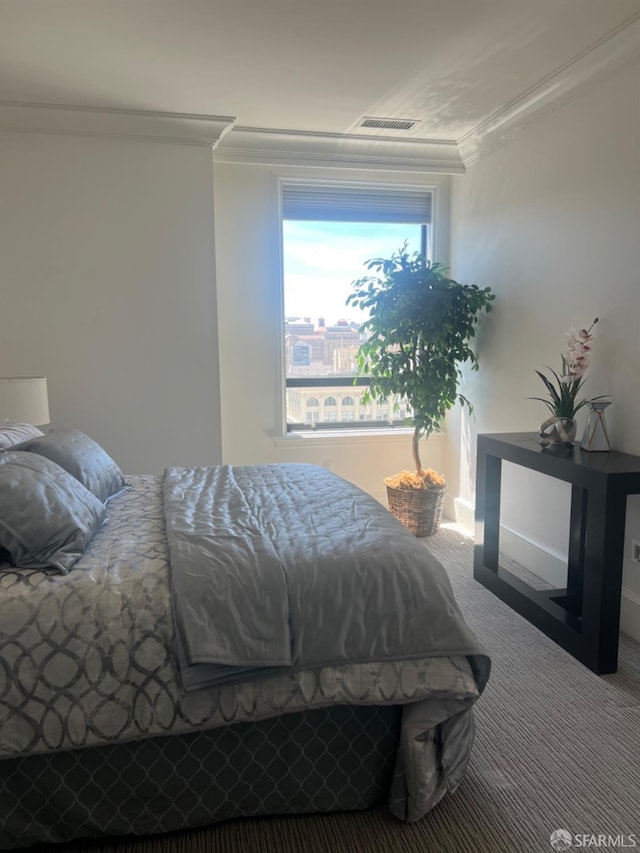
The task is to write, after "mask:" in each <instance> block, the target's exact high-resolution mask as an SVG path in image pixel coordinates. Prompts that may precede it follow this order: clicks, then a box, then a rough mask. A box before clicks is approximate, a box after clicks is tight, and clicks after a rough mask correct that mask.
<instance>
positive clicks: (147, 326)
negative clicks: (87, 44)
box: [0, 133, 220, 472]
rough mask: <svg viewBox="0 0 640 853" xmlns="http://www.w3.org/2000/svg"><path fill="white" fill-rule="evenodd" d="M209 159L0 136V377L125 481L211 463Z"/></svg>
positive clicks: (205, 153) (214, 365)
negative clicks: (18, 384) (31, 393)
mask: <svg viewBox="0 0 640 853" xmlns="http://www.w3.org/2000/svg"><path fill="white" fill-rule="evenodd" d="M212 171H213V169H212V158H211V149H210V148H208V147H202V148H201V147H196V146H186V145H184V146H181V145H172V144H160V143H151V142H142V141H133V140H123V139H97V138H82V137H73V136H54V135H38V134H20V133H2V134H0V258H1V259H2V272H1V277H0V291H1V297H0V375H3V376H12V375H45V376H47V378H48V381H49V396H50V411H51V420H52V423H54V424H58V425H65V426H74V427H77V428H79V429H81V430H83V431H85V432H87V433H88V434H89V435H91V436H93V437H94V438H95V439H96V440H97V441H99V442H100V443H101V444H103V445H104V447H105V448H106V449H107V450H108V451H109V452H110V453H111V454H112V455H113V456H114V458H115V459H116V460H117V461H118V462H119V464H120V465H121V467H122V468H123V469H124V470H126V471H130V472H160V471H162V470H163V469H164V467H165V466H166V465H171V464H213V463H216V462H218V461H219V460H220V410H219V389H218V360H217V359H218V355H217V337H216V301H215V283H214V250H213V239H214V228H213V198H212Z"/></svg>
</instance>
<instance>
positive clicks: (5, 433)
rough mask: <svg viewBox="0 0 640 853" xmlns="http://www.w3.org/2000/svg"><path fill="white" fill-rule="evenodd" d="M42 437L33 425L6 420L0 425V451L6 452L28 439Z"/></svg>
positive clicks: (39, 430)
mask: <svg viewBox="0 0 640 853" xmlns="http://www.w3.org/2000/svg"><path fill="white" fill-rule="evenodd" d="M39 435H44V433H43V432H42V430H41V429H38V427H37V426H33V424H23V423H20V421H11V420H6V421H3V422H2V423H0V450H8V448H10V447H14V446H15V445H16V444H20V443H21V442H23V441H26V440H27V439H29V438H36V436H39Z"/></svg>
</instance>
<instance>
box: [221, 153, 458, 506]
mask: <svg viewBox="0 0 640 853" xmlns="http://www.w3.org/2000/svg"><path fill="white" fill-rule="evenodd" d="M214 174H215V213H216V216H215V219H216V279H217V285H218V310H219V317H220V330H219V335H220V338H219V341H220V369H221V401H222V447H223V460H224V462H226V463H230V464H250V463H251V464H253V463H265V462H300V461H303V462H313V463H316V464H323V463H324V462H327V463H329V464H330V465H331V467H332V468H333V470H334V471H335V472H336V473H338V474H340V475H341V476H343V477H345V478H346V479H348V480H351V481H352V482H355V483H356V484H357V485H359V486H360V487H361V488H363V489H365V490H366V491H368V492H369V493H370V494H372V495H374V496H375V497H377V498H378V499H380V500H383V501H384V502H385V503H386V497H385V489H384V485H383V479H384V477H385V476H388V475H389V474H393V473H395V472H396V471H399V470H402V469H404V468H411V467H412V459H411V439H410V436H408V435H406V434H405V435H392V436H384V437H382V436H380V437H374V436H367V437H365V438H357V437H355V436H348V437H341V438H328V437H326V436H319V437H308V438H297V439H296V438H283V427H284V422H283V406H284V402H283V372H282V369H283V368H282V348H283V332H282V328H283V326H282V324H283V308H282V283H281V268H280V265H281V244H280V239H281V238H280V231H281V226H280V214H279V209H278V178H279V177H284V176H287V177H308V178H313V179H317V178H326V179H328V180H343V181H345V180H348V181H358V180H362V181H375V182H377V183H382V182H386V183H396V184H405V185H406V184H408V183H410V184H414V185H418V186H436V187H437V192H436V210H435V218H436V219H437V224H436V228H435V233H434V244H435V246H436V252H437V254H438V257H439V259H441V260H442V259H445V260H446V257H447V255H448V248H449V246H448V236H449V231H448V225H449V187H450V178H449V177H447V176H441V175H438V176H436V175H434V176H429V177H428V178H426V177H424V176H422V177H420V176H415V175H409V174H405V175H403V174H401V173H388V172H375V173H371V172H367V171H358V170H346V169H345V170H332V169H311V168H302V167H280V166H254V165H234V164H222V163H220V164H216V165H215V167H214ZM443 446H444V445H443V439H442V438H441V437H437V436H432V437H431V438H430V439H429V440H428V442H427V443H426V446H425V448H424V450H423V464H424V465H425V467H432V468H436V469H438V470H441V467H442V464H443V461H444V460H443V452H442V451H443Z"/></svg>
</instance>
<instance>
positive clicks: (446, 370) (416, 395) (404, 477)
mask: <svg viewBox="0 0 640 853" xmlns="http://www.w3.org/2000/svg"><path fill="white" fill-rule="evenodd" d="M367 269H369V270H372V269H373V270H376V272H378V275H375V276H371V275H368V276H365V277H364V278H360V279H358V280H357V281H354V282H353V284H352V286H353V288H354V292H353V293H352V294H351V295H350V296H349V298H348V299H347V304H348V305H355V306H356V307H357V308H360V309H361V310H362V311H364V312H366V313H367V314H368V315H369V319H368V320H365V322H364V323H363V324H362V326H361V327H360V331H361V333H362V334H363V335H364V341H363V343H362V344H361V345H360V348H359V350H358V354H357V357H356V365H357V372H358V374H359V375H360V376H367V377H368V378H369V388H368V389H367V391H366V392H365V394H364V395H363V400H364V401H365V402H367V401H369V400H371V399H374V398H379V399H389V398H393V399H394V401H395V403H394V408H395V409H396V410H397V408H398V407H399V404H400V402H401V401H404V402H406V403H407V404H408V405H409V407H410V408H411V410H412V412H413V417H412V418H411V419H408V421H409V422H410V423H411V425H412V426H413V438H412V450H413V461H414V464H415V469H416V470H415V474H411V473H409V472H403V473H402V474H400V475H399V477H398V480H399V483H400V484H399V485H391V486H390V485H389V479H388V480H386V481H385V482H386V483H387V495H388V496H389V509H390V510H391V512H392V513H393V514H394V515H395V516H396V517H397V518H398V519H399V520H400V521H402V523H403V524H405V526H406V527H408V529H409V530H411V532H412V533H414V534H415V535H416V536H430V535H431V534H432V533H435V532H436V530H437V529H438V525H439V524H440V518H441V517H442V507H443V502H444V495H445V492H446V484H445V482H444V479H443V478H442V477H440V475H439V474H435V472H432V471H430V470H427V471H425V470H423V468H422V462H421V460H420V452H419V441H420V438H421V437H422V436H426V437H428V436H429V435H430V434H431V433H432V432H433V430H434V429H436V427H437V426H438V424H439V423H440V422H441V421H442V419H443V418H444V416H445V414H446V413H447V411H448V410H449V409H450V408H451V407H452V406H453V405H454V404H455V403H456V401H459V402H460V403H461V404H462V405H464V406H466V407H467V408H468V409H469V411H471V410H472V407H471V404H470V402H469V401H468V400H467V399H466V397H464V396H463V395H462V394H459V393H458V383H459V379H460V375H461V371H460V364H462V363H463V362H470V363H471V367H472V369H473V370H477V369H478V359H477V357H476V355H475V353H474V352H473V351H472V350H471V349H470V347H469V341H470V339H471V338H473V337H474V335H475V333H476V326H477V324H478V320H479V314H480V312H481V311H482V309H484V310H485V311H487V312H488V311H490V310H491V302H492V300H493V299H494V298H495V296H494V294H493V293H491V288H489V287H485V288H479V287H478V286H477V285H475V284H469V285H464V284H459V283H458V282H457V281H454V280H453V279H450V278H449V277H448V276H447V272H448V269H447V268H446V267H444V266H443V265H442V264H439V263H435V262H431V261H428V260H426V259H425V258H424V257H423V256H422V255H420V254H419V253H417V252H415V253H414V254H412V255H409V253H408V252H407V244H406V243H405V244H404V245H403V246H402V247H401V248H400V250H399V251H398V252H395V253H394V254H392V255H391V257H390V258H386V259H385V258H377V259H374V260H370V261H367ZM395 479H396V478H391V482H392V483H393V482H395ZM403 507H404V508H403ZM425 531H426V532H425Z"/></svg>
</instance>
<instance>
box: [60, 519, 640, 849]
mask: <svg viewBox="0 0 640 853" xmlns="http://www.w3.org/2000/svg"><path fill="white" fill-rule="evenodd" d="M425 546H426V547H428V548H429V549H430V550H432V551H433V553H435V554H436V555H437V556H438V557H439V558H440V559H441V560H442V562H443V563H444V565H445V566H446V567H447V569H448V571H449V573H450V576H451V581H452V584H453V587H454V590H455V593H456V597H457V599H458V602H459V604H460V607H461V609H462V611H463V613H464V615H465V617H466V619H467V621H468V622H469V623H470V625H471V626H472V627H473V628H474V630H475V631H476V633H477V635H478V637H479V638H480V640H481V641H482V642H483V643H484V645H485V646H486V648H487V649H488V651H489V653H490V655H491V657H492V659H493V671H492V676H491V679H490V681H489V685H488V687H487V689H486V691H485V693H484V695H483V697H482V698H481V699H480V701H479V702H478V704H477V705H476V741H475V746H474V751H473V755H472V758H471V762H470V765H469V768H468V771H467V775H466V778H465V780H464V781H463V783H462V784H461V785H460V787H459V788H458V790H457V791H456V792H455V794H453V795H452V796H447V797H446V798H445V799H444V800H443V801H441V802H440V804H439V805H438V806H437V807H436V808H435V809H434V810H433V811H432V812H430V813H429V814H428V815H427V816H426V817H425V818H423V819H422V820H421V821H419V822H417V823H415V824H410V825H407V824H402V823H399V822H398V821H396V820H394V819H393V818H391V817H389V815H388V814H387V813H386V811H385V808H384V806H380V807H377V808H374V809H371V810H369V811H366V812H360V813H355V814H337V815H318V816H315V815H312V816H303V817H293V818H291V817H287V818H264V819H251V820H240V821H234V822H229V823H225V824H219V825H217V826H213V827H209V828H207V829H201V830H189V831H185V832H180V833H175V834H172V835H170V836H164V837H155V838H144V839H119V840H112V841H104V842H85V843H77V844H74V845H67V846H65V853H66V851H82V853H115V851H118V853H271V851H273V853H360V851H362V853H387V851H389V853H391V851H402V853H485V851H486V853H514V851H524V853H538V851H540V853H543V851H547V853H549V851H552V850H553V848H552V847H551V845H550V840H549V839H550V835H551V833H552V832H553V831H554V830H556V829H565V830H567V831H568V832H570V833H571V834H572V835H574V836H575V835H587V836H592V835H593V836H598V835H604V836H612V837H611V838H606V839H605V841H606V842H607V845H606V846H607V847H608V849H610V850H611V849H613V850H622V849H626V848H629V847H632V846H635V844H632V839H631V836H633V838H634V840H635V842H636V844H637V846H638V847H640V645H639V644H638V643H635V642H634V641H633V640H631V639H629V638H626V637H625V636H624V635H623V636H622V640H621V649H620V659H619V669H618V672H617V673H616V674H614V675H609V676H604V677H601V676H597V675H594V674H593V673H592V672H590V671H589V670H588V669H586V668H585V667H583V666H582V665H581V664H579V663H578V662H577V661H576V660H575V659H574V658H572V657H571V656H570V655H569V654H567V653H566V652H564V651H563V650H562V649H561V648H559V647H558V646H557V645H555V643H553V642H552V641H551V640H549V639H548V638H547V637H545V636H544V635H543V634H541V633H540V632H539V631H538V630H537V629H536V628H534V627H533V626H532V625H530V624H529V623H528V622H526V621H525V620H524V619H522V618H521V617H520V616H518V615H517V614H516V613H514V612H513V611H512V610H511V609H510V608H509V607H507V605H505V604H503V603H502V602H501V601H500V600H499V599H497V598H496V597H495V596H494V595H492V594H491V593H490V592H489V591H488V590H486V589H485V588H484V587H482V586H480V585H479V584H477V583H476V582H475V581H474V580H473V578H472V574H471V561H472V543H471V540H470V539H469V538H467V537H466V536H465V535H464V534H462V533H459V532H457V531H456V530H455V529H447V528H446V527H443V528H441V530H440V531H439V532H438V534H436V535H435V536H433V537H431V538H429V539H427V540H425ZM615 836H624V837H623V838H615ZM581 841H582V842H583V843H582V844H581V845H578V844H577V840H576V843H575V844H574V846H592V847H593V846H595V842H596V841H597V839H591V838H589V839H587V840H586V841H587V842H588V843H586V844H585V843H584V839H581ZM616 841H617V842H618V844H614V843H612V842H616ZM604 846H605V845H604V844H603V843H602V841H601V842H600V847H601V848H602V847H604ZM55 849H56V848H51V847H50V848H48V850H55Z"/></svg>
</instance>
